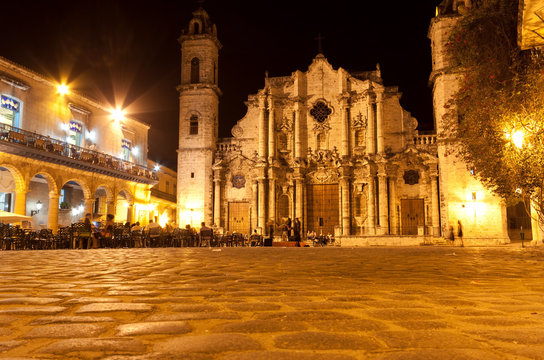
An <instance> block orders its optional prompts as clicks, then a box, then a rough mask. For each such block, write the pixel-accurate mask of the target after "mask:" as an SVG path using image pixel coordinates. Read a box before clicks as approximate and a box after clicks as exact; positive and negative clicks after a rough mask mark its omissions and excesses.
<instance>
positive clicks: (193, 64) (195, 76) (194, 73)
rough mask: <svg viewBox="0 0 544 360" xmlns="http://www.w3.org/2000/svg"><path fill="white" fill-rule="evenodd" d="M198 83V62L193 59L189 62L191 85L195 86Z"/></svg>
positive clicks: (196, 59)
mask: <svg viewBox="0 0 544 360" xmlns="http://www.w3.org/2000/svg"><path fill="white" fill-rule="evenodd" d="M199 81H200V60H199V59H198V58H196V57H195V58H193V60H191V84H196V83H198V82H199Z"/></svg>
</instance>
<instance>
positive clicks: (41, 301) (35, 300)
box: [0, 297, 62, 305]
mask: <svg viewBox="0 0 544 360" xmlns="http://www.w3.org/2000/svg"><path fill="white" fill-rule="evenodd" d="M61 300H62V299H59V298H46V297H44V298H40V297H13V298H7V299H0V305H8V304H23V305H47V304H51V303H54V302H59V301H61Z"/></svg>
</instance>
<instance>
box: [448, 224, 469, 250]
mask: <svg viewBox="0 0 544 360" xmlns="http://www.w3.org/2000/svg"><path fill="white" fill-rule="evenodd" d="M449 240H450V245H452V246H459V247H463V246H465V245H464V244H463V225H462V224H461V220H457V239H456V238H455V231H454V230H453V226H450V237H449Z"/></svg>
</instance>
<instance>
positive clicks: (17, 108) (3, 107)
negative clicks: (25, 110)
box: [0, 95, 21, 127]
mask: <svg viewBox="0 0 544 360" xmlns="http://www.w3.org/2000/svg"><path fill="white" fill-rule="evenodd" d="M20 113H21V103H20V102H19V101H17V100H15V99H13V98H11V97H9V96H5V95H2V98H1V102H0V124H6V125H9V126H13V127H20V124H19V120H20Z"/></svg>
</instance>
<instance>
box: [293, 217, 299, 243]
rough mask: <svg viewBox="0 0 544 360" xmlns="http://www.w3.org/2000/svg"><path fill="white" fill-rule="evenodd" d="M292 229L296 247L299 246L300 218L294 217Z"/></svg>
mask: <svg viewBox="0 0 544 360" xmlns="http://www.w3.org/2000/svg"><path fill="white" fill-rule="evenodd" d="M293 230H294V234H293V235H294V236H295V241H296V242H297V247H300V230H301V224H300V220H299V219H298V218H296V219H295V223H294V225H293Z"/></svg>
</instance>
